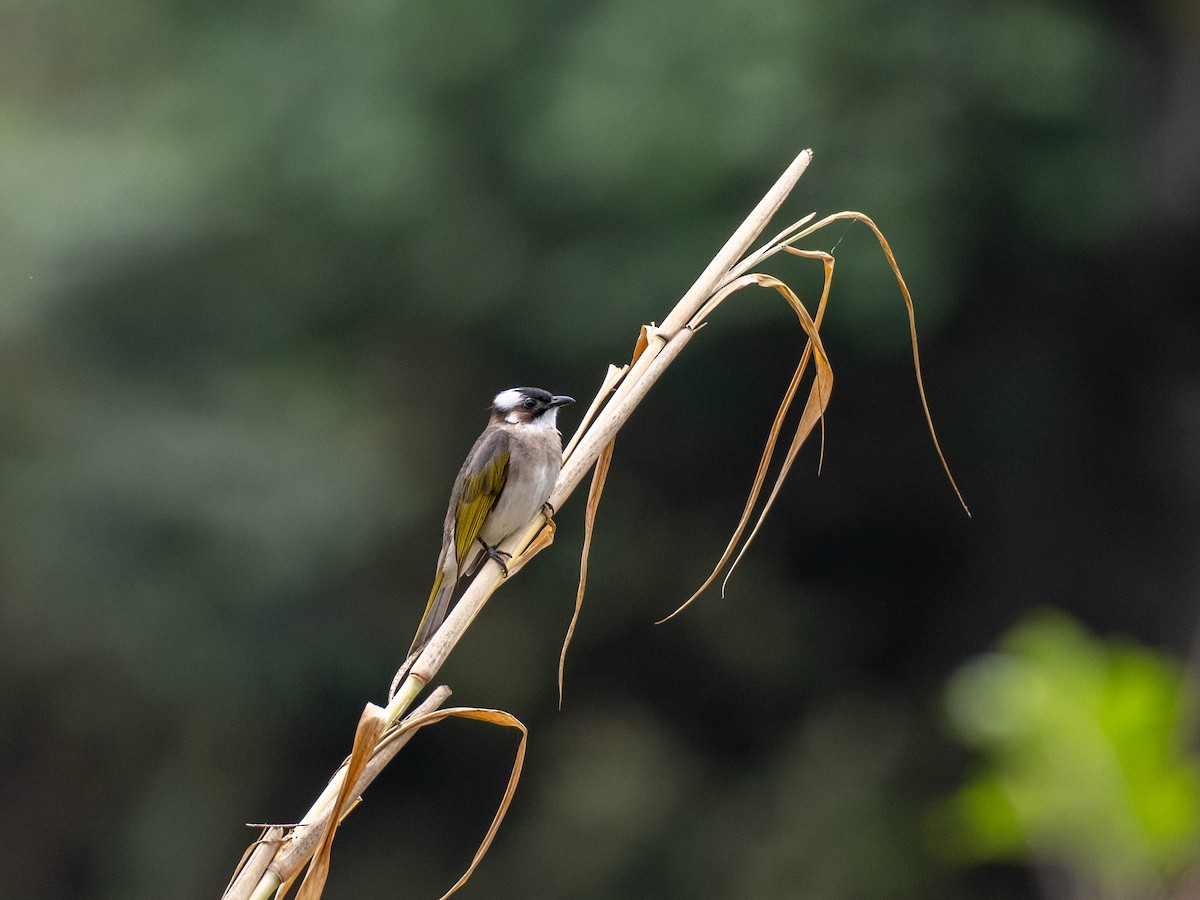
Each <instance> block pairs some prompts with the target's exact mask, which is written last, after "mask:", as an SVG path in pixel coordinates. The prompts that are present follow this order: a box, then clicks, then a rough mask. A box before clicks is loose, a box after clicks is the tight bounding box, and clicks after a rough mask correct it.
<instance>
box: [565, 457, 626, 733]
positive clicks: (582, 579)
mask: <svg viewBox="0 0 1200 900" xmlns="http://www.w3.org/2000/svg"><path fill="white" fill-rule="evenodd" d="M615 447H616V442H615V441H609V442H608V445H607V446H606V447H605V448H604V451H603V452H602V453H601V454H600V457H599V459H597V460H596V471H595V472H594V473H593V474H592V486H591V487H590V488H589V489H588V498H587V509H586V510H585V511H584V517H583V551H582V552H581V553H580V556H579V587H578V589H577V590H576V591H575V611H574V612H573V613H572V614H571V624H570V625H568V626H567V635H566V637H565V638H564V639H563V645H562V650H561V651H559V654H558V708H559V709H562V700H563V671H564V670H565V669H566V666H567V648H568V647H570V646H571V638H572V637H574V635H575V625H576V623H577V622H578V621H579V611H580V610H581V609H583V591H584V588H585V587H586V586H587V570H588V554H589V553H590V552H591V549H592V531H593V529H594V528H595V527H596V510H597V509H598V508H599V506H600V496H601V494H603V493H604V481H605V479H606V478H608V468H609V466H610V465H612V458H613V450H614V449H615Z"/></svg>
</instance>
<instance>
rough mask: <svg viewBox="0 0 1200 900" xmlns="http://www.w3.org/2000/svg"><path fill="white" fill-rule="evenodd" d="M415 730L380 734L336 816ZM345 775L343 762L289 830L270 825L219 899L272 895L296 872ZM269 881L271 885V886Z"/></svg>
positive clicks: (438, 699)
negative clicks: (283, 833)
mask: <svg viewBox="0 0 1200 900" xmlns="http://www.w3.org/2000/svg"><path fill="white" fill-rule="evenodd" d="M449 697H450V688H448V687H445V686H444V685H443V686H442V687H439V688H437V689H436V690H434V691H433V692H432V693H430V695H429V696H428V697H427V698H425V701H424V702H423V703H422V704H421V705H420V706H418V707H417V708H416V709H415V710H413V712H412V715H411V716H410V718H416V717H418V716H423V715H426V714H428V713H431V712H433V711H434V710H435V709H437V708H438V707H440V706H441V705H442V704H443V703H445V702H446V700H447V699H448V698H449ZM414 734H416V732H415V731H409V732H406V733H404V734H401V735H399V737H397V738H395V739H389V738H388V737H386V736H385V737H384V739H383V741H381V742H380V744H379V747H378V748H377V749H376V751H375V753H374V754H373V755H372V756H371V760H370V762H368V763H367V766H366V769H364V770H363V773H362V775H361V776H359V779H358V781H357V782H355V784H354V788H353V790H352V791H351V792H350V800H349V802H348V803H347V804H346V806H345V808H343V809H341V810H339V811H338V815H339V816H344V815H345V814H346V813H347V812H349V811H350V809H351V808H353V806H354V805H355V804H356V803H358V800H359V798H360V797H361V796H362V794H363V792H364V791H366V789H367V788H368V787H369V786H370V784H371V782H373V781H374V780H375V779H376V777H378V775H379V773H380V772H382V771H383V769H384V767H385V766H386V765H387V764H388V763H389V762H391V761H392V758H393V757H395V755H396V754H397V753H399V752H400V750H401V748H403V747H404V745H405V744H407V743H408V741H409V739H410V738H411V737H412V736H413V735H414ZM345 777H346V764H345V763H343V764H342V765H341V766H339V767H338V770H337V771H336V772H335V773H334V774H333V777H332V778H330V779H329V783H328V784H327V785H325V789H324V790H323V791H321V794H320V796H318V797H317V799H316V801H315V802H314V803H313V805H312V806H311V807H310V808H309V810H308V812H307V813H305V815H304V818H303V819H301V820H300V823H299V824H298V825H296V827H294V828H293V829H292V830H291V833H290V834H289V835H288V836H287V837H286V838H284V839H283V840H280V839H279V837H280V835H279V834H278V828H277V827H276V828H272V829H270V831H268V835H271V832H276V834H274V835H273V838H274V840H273V841H271V842H270V843H268V841H267V840H264V841H263V843H261V844H259V846H258V847H256V848H255V851H254V853H253V854H251V858H250V859H249V860H247V862H246V865H245V866H244V867H243V868H242V870H241V872H239V873H238V877H237V878H236V879H234V882H233V884H231V885H230V886H229V888H228V890H227V891H226V892H225V896H224V898H223V900H260V898H262V900H266V898H269V897H271V896H273V895H274V893H275V891H276V890H278V888H279V886H280V885H281V884H282V883H283V882H285V881H287V880H288V879H289V878H291V877H293V876H294V875H295V874H296V873H297V872H299V871H300V870H301V869H302V868H303V867H304V864H305V863H306V862H307V861H308V859H309V857H311V856H312V853H313V850H315V849H316V846H317V844H318V843H319V842H320V840H321V835H322V833H323V832H324V830H325V827H326V825H328V823H329V821H330V819H331V818H332V816H333V802H334V800H335V799H336V798H337V795H338V792H339V791H340V790H341V788H342V780H343V779H344V778H345ZM272 844H273V845H274V847H273V852H271V853H270V854H269V855H267V856H266V858H265V860H264V859H263V858H262V856H261V855H260V856H257V857H256V856H255V854H259V851H260V850H262V849H263V848H265V847H268V846H271V845H272ZM272 885H273V886H272Z"/></svg>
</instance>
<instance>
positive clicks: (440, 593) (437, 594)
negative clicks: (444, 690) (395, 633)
mask: <svg viewBox="0 0 1200 900" xmlns="http://www.w3.org/2000/svg"><path fill="white" fill-rule="evenodd" d="M457 583H458V582H457V579H454V578H447V577H446V571H445V570H444V569H438V573H437V578H435V579H434V580H433V590H432V591H431V592H430V594H429V602H428V603H426V604H425V613H424V615H422V616H421V624H420V625H418V626H417V634H416V637H414V638H413V642H412V646H411V647H409V648H408V658H407V659H405V660H404V665H402V666H401V667H400V669H399V671H397V672H396V675H395V677H394V678H392V686H391V688H390V689H389V690H388V702H389V703H390V702H391V700H392V698H393V697H395V696H396V691H397V689H398V688H399V687H400V684H401V682H403V681H404V678H405V676H407V675H408V670H409V669H411V668H412V665H413V663H415V662H416V661H417V654H418V653H420V652H421V648H422V647H424V646H425V645H426V644H427V643H428V642H429V639H430V638H431V637H433V633H434V632H435V631H437V630H438V627H439V626H440V625H441V624H442V622H444V621H445V619H446V613H447V612H449V610H450V597H451V595H453V593H454V586H455V585H456V584H457Z"/></svg>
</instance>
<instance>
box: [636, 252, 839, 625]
mask: <svg viewBox="0 0 1200 900" xmlns="http://www.w3.org/2000/svg"><path fill="white" fill-rule="evenodd" d="M803 255H807V256H812V257H813V258H816V259H820V260H821V261H822V263H823V264H824V267H825V281H824V286H823V288H822V290H821V299H820V301H819V303H818V304H817V317H816V319H815V320H814V319H813V318H812V317H810V316H809V314H808V310H807V309H806V308H805V306H804V304H803V303H801V302H800V299H799V298H798V297H797V296H796V294H795V293H794V292H793V291H792V290H791V288H789V287H788V286H787V285H786V284H784V283H783V282H782V281H780V280H779V279H777V278H774V277H772V276H770V275H757V274H752V275H743V276H741V277H739V278H737V279H735V280H734V281H732V282H730V283H729V284H728V285H727V286H726V287H725V288H723V289H722V292H720V293H719V294H718V295H717V296H716V297H714V298H713V299H714V300H715V301H717V303H719V302H721V301H723V300H724V299H726V298H727V297H728V296H729V295H730V294H732V293H734V292H736V291H738V290H740V289H741V288H743V287H748V286H750V285H757V286H760V287H769V288H774V289H775V290H776V291H777V292H778V293H779V294H780V295H781V296H783V298H784V299H785V300H786V301H787V302H788V305H789V306H791V307H792V309H793V311H794V312H795V313H796V316H797V317H798V318H799V319H800V325H801V327H802V328H803V329H804V331H805V333H806V334H807V335H808V341H807V342H806V343H805V347H804V352H803V353H802V354H801V357H800V363H799V365H798V366H797V367H796V372H795V374H794V375H793V376H792V380H791V382H790V383H789V384H788V388H787V390H786V391H785V392H784V396H783V400H782V402H781V403H780V405H779V410H778V412H776V414H775V420H774V421H773V422H772V424H771V430H770V433H769V434H768V435H767V441H766V446H765V447H764V448H763V453H762V457H761V458H760V460H759V464H758V470H757V471H756V472H755V476H754V482H753V484H752V485H751V487H750V493H749V495H748V496H747V498H746V505H745V507H744V508H743V510H742V515H741V518H740V519H739V520H738V524H737V527H736V528H735V529H734V532H733V536H732V537H731V538H730V539H729V543H728V544H727V545H726V547H725V551H724V552H723V553H722V554H721V558H720V560H719V561H718V562H717V564H716V566H715V567H714V568H713V571H712V573H711V574H710V575H709V576H708V578H706V579H705V581H704V583H703V584H702V585H701V586H700V588H699V589H698V590H697V591H696V592H695V593H694V594H692V596H691V597H689V598H688V599H687V600H686V601H685V602H684V603H683V604H682V605H681V606H680V607H679V608H678V609H676V610H675V611H674V612H673V613H671V614H670V615H669V616H666V617H665V618H663V619H660V620H659V624H661V623H662V622H666V621H668V620H669V619H672V618H674V617H675V616H677V615H679V613H681V612H682V611H683V610H684V609H686V608H687V607H688V606H690V605H691V604H692V602H693V601H695V599H696V598H697V597H699V596H700V595H701V594H702V593H704V591H705V590H707V588H708V587H709V585H711V584H712V583H713V581H715V580H716V578H717V575H719V574H720V572H721V570H722V569H723V568H724V567H725V564H726V563H728V562H729V560H730V558H731V557H732V556H733V552H734V549H735V548H736V546H737V543H738V541H739V540H740V539H741V536H742V534H743V533H744V532H745V529H746V526H747V525H748V524H749V522H750V517H751V515H752V514H753V511H754V507H755V505H756V504H757V503H758V498H759V495H760V493H761V491H762V487H763V483H764V482H765V480H766V473H767V469H768V468H769V466H770V462H771V459H772V458H773V456H774V454H775V446H776V443H777V442H778V439H779V434H780V432H781V430H782V428H783V422H784V419H785V418H786V416H787V413H788V410H789V409H790V408H791V405H792V401H793V400H794V399H795V396H796V392H797V390H798V389H799V386H800V382H801V380H802V378H803V376H804V373H805V370H806V369H807V368H808V364H809V362H810V361H811V360H812V359H813V358H814V357H815V359H816V376H815V378H814V381H813V385H812V388H811V389H810V391H809V397H808V401H807V402H806V404H805V407H804V412H803V414H802V415H801V419H800V424H799V426H798V427H797V430H796V435H795V437H794V438H793V439H792V445H791V447H790V448H789V451H788V455H787V457H786V458H785V461H784V465H783V467H782V469H781V471H780V474H779V476H778V478H777V480H776V484H775V489H774V490H773V491H772V493H771V496H770V499H769V500H768V502H767V505H766V507H764V509H763V511H762V513H760V515H759V518H758V522H757V523H756V524H755V526H754V529H753V531H752V532H751V534H750V537H749V538H747V540H746V543H745V544H744V545H743V547H742V550H741V552H740V553H739V554H738V557H737V559H738V560H740V559H741V555H742V553H744V552H745V550H746V547H747V546H749V543H750V541H751V540H753V538H754V535H755V534H756V533H757V532H758V528H759V526H760V525H761V524H762V522H763V519H764V518H765V516H766V514H767V512H768V510H769V509H770V507H771V505H772V503H773V502H774V499H775V496H776V495H777V494H778V492H779V487H780V486H781V485H782V483H783V479H784V478H785V477H786V476H787V473H788V471H790V469H791V464H792V461H793V460H794V459H795V455H796V453H797V452H798V451H799V448H800V445H801V444H803V443H804V441H805V440H806V439H807V437H808V435H809V434H810V433H811V432H812V429H813V427H814V426H815V425H816V423H817V422H818V421H822V417H823V414H824V411H825V408H826V407H827V406H828V404H829V395H830V392H831V391H832V389H833V370H832V368H830V366H829V361H828V358H827V357H826V355H825V348H824V346H823V345H822V344H821V336H820V322H821V319H822V318H823V317H824V315H825V307H826V303H827V301H828V299H829V288H830V285H831V283H832V281H833V265H834V260H833V257H832V256H830V255H829V254H827V253H821V252H819V251H803ZM710 307H711V308H710ZM712 308H715V305H712V304H709V305H706V306H705V308H704V309H702V310H701V314H703V315H708V314H709V313H710V312H711V309H712ZM698 315H699V314H698ZM734 565H735V566H736V565H737V561H735V562H734ZM731 572H732V570H731Z"/></svg>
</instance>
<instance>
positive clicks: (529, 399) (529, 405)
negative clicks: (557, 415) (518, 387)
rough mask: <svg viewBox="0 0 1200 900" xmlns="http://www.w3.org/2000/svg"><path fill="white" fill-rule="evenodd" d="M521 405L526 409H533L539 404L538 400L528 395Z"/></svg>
mask: <svg viewBox="0 0 1200 900" xmlns="http://www.w3.org/2000/svg"><path fill="white" fill-rule="evenodd" d="M521 405H522V406H524V407H525V408H526V409H533V408H534V407H535V406H537V401H536V400H534V399H533V398H532V397H526V398H525V402H524V403H522V404H521Z"/></svg>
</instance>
